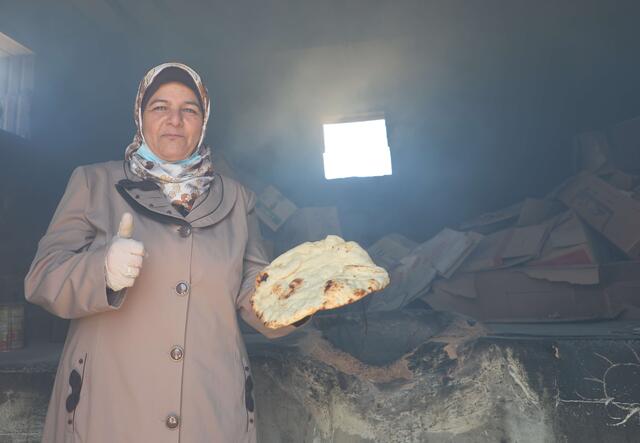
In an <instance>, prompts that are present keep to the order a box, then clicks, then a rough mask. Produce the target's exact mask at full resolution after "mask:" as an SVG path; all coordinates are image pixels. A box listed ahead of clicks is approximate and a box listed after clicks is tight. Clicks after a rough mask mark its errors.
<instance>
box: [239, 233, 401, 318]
mask: <svg viewBox="0 0 640 443" xmlns="http://www.w3.org/2000/svg"><path fill="white" fill-rule="evenodd" d="M388 284H389V274H387V271H386V270H385V269H384V268H381V267H379V266H376V265H375V263H373V261H372V260H371V258H370V257H369V254H367V252H366V251H365V250H364V249H362V248H361V247H360V245H358V244H357V243H356V242H353V241H350V242H345V241H344V240H343V239H341V238H340V237H338V236H336V235H329V236H328V237H327V238H326V239H324V240H320V241H316V242H307V243H303V244H301V245H298V246H296V247H295V248H293V249H291V250H289V251H287V252H285V253H284V254H282V255H281V256H280V257H278V258H276V259H275V260H274V261H273V262H271V264H270V265H269V266H267V267H266V268H265V269H264V270H263V271H262V272H260V273H259V274H258V276H257V277H256V290H255V292H254V294H253V295H252V297H251V306H253V310H254V311H255V312H256V315H257V316H258V318H259V319H260V320H262V322H263V323H264V324H265V326H267V327H268V328H271V329H277V328H280V327H283V326H288V325H291V324H292V323H295V322H296V321H298V320H301V319H303V318H305V317H307V316H309V315H312V314H314V313H315V312H317V311H321V310H324V309H333V308H338V307H340V306H345V305H348V304H350V303H353V302H355V301H357V300H360V299H361V298H363V297H364V296H366V295H367V294H370V293H372V292H375V291H380V290H381V289H384V287H385V286H387V285H388Z"/></svg>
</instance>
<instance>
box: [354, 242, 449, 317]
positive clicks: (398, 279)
mask: <svg viewBox="0 0 640 443" xmlns="http://www.w3.org/2000/svg"><path fill="white" fill-rule="evenodd" d="M389 274H390V275H389V277H390V280H391V281H390V283H389V286H387V287H386V288H385V289H384V290H383V291H381V292H376V293H375V294H372V295H370V296H369V297H368V298H369V302H368V303H369V305H368V306H367V310H368V311H372V312H373V311H394V310H396V309H401V308H403V307H404V306H406V305H408V304H409V303H411V302H412V301H413V300H415V299H416V298H418V297H420V296H421V295H423V294H424V293H426V292H427V291H428V290H429V288H430V286H431V282H432V281H433V279H434V278H435V277H436V275H437V271H436V269H435V268H434V267H433V265H432V264H431V261H430V260H429V258H428V257H426V256H423V255H415V254H410V255H408V256H406V257H404V258H402V259H401V260H400V263H399V264H398V266H396V267H395V268H394V269H393V270H391V272H390V273H389Z"/></svg>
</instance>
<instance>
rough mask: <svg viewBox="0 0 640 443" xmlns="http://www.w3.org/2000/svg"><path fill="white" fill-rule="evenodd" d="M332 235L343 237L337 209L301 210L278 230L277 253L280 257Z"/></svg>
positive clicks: (327, 207)
mask: <svg viewBox="0 0 640 443" xmlns="http://www.w3.org/2000/svg"><path fill="white" fill-rule="evenodd" d="M330 234H333V235H338V236H342V230H341V228H340V220H339V218H338V209H337V208H335V207H334V206H326V207H310V208H300V209H298V210H297V211H296V212H295V213H294V214H293V215H291V216H290V217H289V218H288V219H287V221H286V222H285V223H284V224H283V225H282V227H281V228H280V229H279V230H278V232H277V234H276V251H275V252H276V254H277V255H280V254H282V253H283V252H285V251H288V250H289V249H291V248H293V247H294V246H297V245H299V244H301V243H304V242H307V241H317V240H323V239H324V238H326V236H327V235H330Z"/></svg>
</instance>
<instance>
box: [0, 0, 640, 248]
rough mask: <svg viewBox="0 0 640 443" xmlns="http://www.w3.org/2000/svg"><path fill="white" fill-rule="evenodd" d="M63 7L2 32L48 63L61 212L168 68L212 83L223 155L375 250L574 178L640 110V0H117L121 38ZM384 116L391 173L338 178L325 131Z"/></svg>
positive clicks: (38, 107) (216, 142)
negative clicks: (128, 0)
mask: <svg viewBox="0 0 640 443" xmlns="http://www.w3.org/2000/svg"><path fill="white" fill-rule="evenodd" d="M50 3H51V2H44V1H23V2H6V1H5V2H0V8H1V9H0V11H2V12H1V13H0V31H3V32H5V33H7V34H9V35H10V36H12V37H13V38H15V39H16V40H18V41H20V42H22V43H24V44H26V45H27V46H29V47H31V48H32V49H34V51H35V52H36V53H37V54H38V59H37V76H36V96H35V106H34V109H35V112H34V116H33V118H34V131H33V132H34V138H33V144H34V149H36V151H37V152H38V157H39V158H40V159H46V164H47V165H48V166H49V167H48V168H47V170H46V171H45V173H44V174H43V175H41V176H39V177H42V178H43V179H44V178H46V179H47V185H46V189H47V190H48V191H49V192H51V194H52V195H54V197H52V199H51V201H52V202H55V200H57V198H58V196H59V195H60V193H61V192H62V187H63V186H64V182H65V181H66V178H67V177H68V174H69V173H70V171H71V169H72V168H73V167H75V166H76V165H79V164H83V163H90V162H95V161H102V160H107V159H116V158H120V157H121V155H122V152H123V149H124V147H125V146H126V144H127V143H128V142H129V141H130V139H131V136H132V133H133V129H134V126H133V122H132V119H131V105H132V102H133V97H134V94H135V89H136V86H137V82H138V81H139V79H140V77H141V76H142V75H143V73H144V72H145V71H146V70H147V69H148V68H149V67H151V66H153V65H155V64H157V63H160V62H163V61H167V60H179V61H184V62H186V63H189V64H192V65H193V66H194V67H195V68H196V69H198V70H199V71H200V72H201V73H202V74H203V77H204V78H205V80H206V82H207V84H208V87H209V89H210V91H211V95H212V97H213V100H214V101H213V115H212V120H211V123H210V129H209V135H208V140H209V141H210V142H211V144H212V145H213V146H214V149H215V150H217V151H223V152H224V154H225V156H226V157H228V158H229V159H230V162H231V163H232V164H233V165H236V166H238V167H239V168H242V169H245V170H248V171H250V172H251V173H253V174H255V175H257V176H259V177H260V178H261V179H262V180H263V181H264V182H270V183H273V184H274V185H275V186H276V187H278V188H280V189H281V190H282V191H283V193H284V194H285V195H287V196H289V197H290V198H291V199H292V200H294V201H295V203H296V204H298V205H299V206H311V205H336V206H338V207H339V209H340V212H341V216H342V217H343V224H344V233H345V235H346V236H348V237H350V238H353V239H356V240H359V241H362V242H364V243H368V242H370V241H373V240H375V239H376V238H377V237H378V236H380V235H382V234H384V233H386V232H391V231H399V232H401V233H404V234H406V235H409V236H411V237H413V238H415V239H416V240H424V239H426V238H428V237H429V236H430V235H432V234H433V233H434V232H436V231H437V230H439V229H440V228H441V227H442V226H444V225H455V224H456V223H457V222H459V221H461V220H462V219H464V218H466V217H468V216H472V215H475V214H477V213H479V212H482V211H485V210H491V209H495V208H497V207H500V206H502V205H507V204H511V203H513V202H515V201H517V200H519V199H522V198H524V197H526V196H542V195H544V194H545V193H546V192H548V191H549V190H550V189H552V188H553V187H554V186H555V185H557V184H558V183H559V182H560V181H561V180H562V179H563V178H565V177H566V176H567V175H569V174H570V167H569V163H570V162H569V156H570V137H571V135H572V134H573V133H575V132H576V131H579V130H584V129H591V128H596V129H597V128H606V127H607V126H608V125H610V124H612V123H613V122H615V121H618V120H620V119H623V118H628V117H632V116H634V115H636V114H638V113H640V91H639V89H638V87H637V84H638V82H637V80H636V79H637V78H638V74H640V65H639V63H638V61H637V57H636V54H637V53H639V52H638V49H640V48H639V46H640V39H638V38H637V36H638V31H637V29H636V28H637V26H636V22H637V18H638V17H639V16H640V15H639V11H638V6H636V5H635V3H636V2H630V1H629V2H621V1H613V2H603V1H564V2H552V1H542V2H531V1H483V2H474V1H447V2H426V1H418V0H412V1H408V0H407V1H398V2H382V1H338V0H335V1H329V2H306V4H304V5H302V4H301V2H285V1H278V0H273V1H270V2H254V1H238V2H233V3H229V4H226V2H220V3H221V4H218V5H213V6H212V5H209V4H206V3H204V2H196V1H193V2H185V3H184V4H183V5H181V6H179V7H178V6H177V5H175V6H171V5H170V4H169V3H167V2H162V1H160V2H152V3H153V4H154V5H155V7H157V10H155V9H154V11H155V15H152V14H151V13H150V14H149V15H146V16H144V15H140V14H138V15H135V14H129V13H128V10H127V8H128V6H127V4H125V3H123V2H113V1H112V2H103V3H104V4H106V5H112V6H113V5H116V6H118V5H119V7H118V8H115V9H116V10H117V11H116V12H117V14H119V15H118V17H120V23H119V25H118V27H116V28H114V27H113V26H112V25H110V24H109V23H106V22H101V20H100V17H99V16H98V17H96V16H91V15H90V14H87V12H86V11H82V10H80V9H78V8H77V7H73V6H72V3H71V2H55V4H50ZM223 3H224V4H223ZM162 8H164V9H162ZM171 8H179V13H175V9H171ZM369 111H383V112H385V114H386V117H387V121H388V129H389V141H390V145H391V150H392V160H393V167H394V174H393V176H391V177H381V178H371V179H355V180H337V181H330V182H327V181H325V180H324V176H323V170H322V150H323V148H322V132H321V124H322V123H323V122H324V121H326V119H328V118H332V117H335V116H340V115H349V114H353V113H362V112H369ZM34 187H36V188H39V185H38V183H37V182H34ZM54 204H55V203H52V205H51V208H50V210H52V207H53V205H54ZM49 215H50V212H49V214H48V215H47V217H48V216H49Z"/></svg>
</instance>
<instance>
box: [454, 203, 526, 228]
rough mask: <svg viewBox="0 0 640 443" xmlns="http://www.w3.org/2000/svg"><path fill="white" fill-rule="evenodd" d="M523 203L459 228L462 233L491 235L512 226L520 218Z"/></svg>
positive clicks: (464, 223) (466, 223)
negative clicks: (471, 232) (472, 232)
mask: <svg viewBox="0 0 640 443" xmlns="http://www.w3.org/2000/svg"><path fill="white" fill-rule="evenodd" d="M521 209H522V203H516V204H514V205H511V206H509V207H507V208H504V209H500V210H498V211H494V212H488V213H486V214H482V215H480V216H479V217H476V218H473V219H471V220H467V221H465V222H463V223H461V224H460V226H458V229H460V230H462V231H475V232H478V233H480V234H490V233H492V232H496V231H498V230H501V229H504V228H506V227H508V226H511V225H512V224H513V223H514V222H515V221H516V219H517V218H518V217H519V216H520V210H521Z"/></svg>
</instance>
